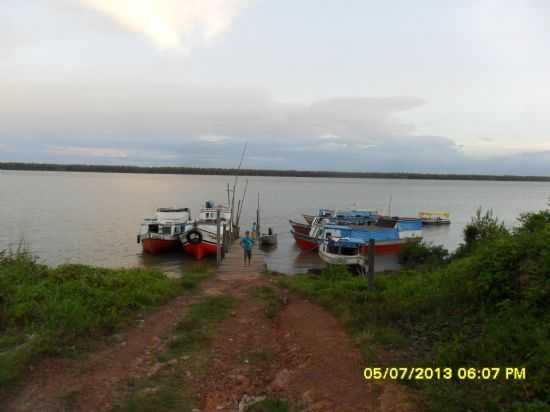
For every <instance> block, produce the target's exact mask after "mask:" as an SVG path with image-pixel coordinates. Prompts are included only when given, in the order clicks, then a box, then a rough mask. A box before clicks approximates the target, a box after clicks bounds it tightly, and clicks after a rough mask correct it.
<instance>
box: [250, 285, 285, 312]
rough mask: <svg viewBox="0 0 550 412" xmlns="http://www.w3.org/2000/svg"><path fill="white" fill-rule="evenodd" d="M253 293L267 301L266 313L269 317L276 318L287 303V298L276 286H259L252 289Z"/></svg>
mask: <svg viewBox="0 0 550 412" xmlns="http://www.w3.org/2000/svg"><path fill="white" fill-rule="evenodd" d="M251 294H252V296H254V297H257V298H260V299H262V300H263V301H264V302H265V307H264V313H265V316H266V317H267V318H268V319H274V318H275V317H276V316H277V314H278V313H279V311H280V310H281V309H282V307H283V306H284V305H285V299H284V298H283V297H282V296H281V294H280V291H279V290H277V289H276V288H272V287H269V286H258V287H256V288H254V289H253V290H252V291H251Z"/></svg>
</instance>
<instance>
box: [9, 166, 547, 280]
mask: <svg viewBox="0 0 550 412" xmlns="http://www.w3.org/2000/svg"><path fill="white" fill-rule="evenodd" d="M232 181H233V178H232V177H230V176H183V175H149V174H147V175H140V174H108V173H58V172H48V173H46V172H11V171H8V172H6V171H0V250H2V249H4V248H7V247H11V248H17V245H18V243H19V242H20V241H21V240H24V241H25V243H26V244H27V245H28V246H29V248H30V249H31V252H32V253H33V254H35V255H37V256H38V257H39V258H40V259H41V260H42V261H44V262H46V263H49V264H54V265H57V264H61V263H67V262H71V263H87V264H94V265H100V266H108V267H117V266H143V267H157V268H160V269H162V270H165V271H167V272H169V273H170V274H173V275H179V274H181V272H182V270H183V271H185V268H186V267H188V266H189V265H192V264H193V263H194V261H193V260H192V259H190V258H189V257H187V256H186V255H184V254H183V253H181V254H180V253H177V252H176V253H172V254H168V255H162V256H149V255H143V254H142V253H141V246H140V245H138V244H136V233H137V231H138V228H139V225H140V223H141V221H142V219H143V218H145V217H151V216H152V215H153V214H154V211H155V209H156V208H158V207H167V206H180V207H189V208H191V211H192V213H193V216H196V215H197V213H198V211H199V209H200V207H201V205H202V203H203V202H204V201H205V200H210V199H211V200H214V201H224V199H226V198H227V194H226V185H227V183H232ZM259 191H261V193H262V227H263V228H264V229H265V228H267V227H272V228H273V230H274V231H275V232H276V233H278V234H279V236H278V240H279V244H278V246H277V248H275V249H273V250H270V251H268V253H267V263H268V266H269V268H270V269H271V270H274V271H278V272H285V273H294V272H301V271H306V270H307V269H310V268H319V267H320V266H322V262H321V261H320V259H319V258H318V257H317V255H316V254H315V253H300V251H299V249H298V248H296V246H295V244H294V240H293V239H292V236H291V235H290V233H289V230H290V226H289V224H288V219H293V220H297V221H302V220H303V219H302V216H301V214H302V213H310V214H311V213H315V212H316V211H317V209H318V208H320V207H327V208H338V207H353V206H358V207H363V208H368V209H374V210H378V211H382V212H384V211H386V210H387V208H388V202H389V199H390V197H391V198H392V199H393V201H392V214H394V215H402V216H407V215H408V216H411V215H416V214H417V213H418V212H420V211H449V212H450V213H451V220H452V224H451V225H450V226H432V227H427V228H426V229H425V239H426V240H428V241H431V242H433V243H435V244H443V245H444V246H445V247H447V248H449V249H454V248H456V246H457V245H458V244H459V242H460V241H461V238H462V229H463V227H464V225H465V224H466V223H467V222H469V220H470V218H471V216H473V215H474V214H475V211H476V209H477V208H478V207H480V206H482V207H483V208H484V209H493V210H494V212H495V215H496V216H498V217H499V218H500V219H502V220H504V222H505V223H506V224H508V225H513V224H514V222H515V219H516V218H517V216H519V214H520V213H522V212H525V211H530V210H539V209H542V208H545V207H546V201H547V198H548V196H549V194H550V183H538V182H537V183H535V182H529V183H518V182H461V181H429V180H422V181H414V180H388V179H326V178H319V179H312V178H276V177H250V178H249V186H248V197H247V199H246V203H245V205H244V209H243V217H242V220H241V229H242V230H246V229H250V226H251V224H252V221H253V220H254V218H255V215H256V197H257V193H258V192H259ZM237 247H238V246H237ZM207 262H210V263H213V260H209V261H207ZM396 265H397V260H396V257H395V256H391V255H385V256H378V257H377V260H376V267H377V270H378V271H384V270H394V269H395V268H396V267H397V266H396Z"/></svg>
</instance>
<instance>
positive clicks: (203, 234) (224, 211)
mask: <svg viewBox="0 0 550 412" xmlns="http://www.w3.org/2000/svg"><path fill="white" fill-rule="evenodd" d="M218 211H219V213H220V232H219V236H220V244H221V246H222V247H223V246H224V245H223V242H224V236H223V234H224V233H225V231H226V228H227V230H229V226H230V224H231V211H230V210H229V209H228V208H227V207H226V206H223V205H217V206H215V205H214V203H213V202H211V201H208V202H206V205H205V207H204V208H202V209H201V211H200V214H199V218H198V219H197V220H196V221H194V222H193V223H192V224H190V225H188V226H187V231H186V232H185V233H183V234H181V235H180V241H181V244H182V245H183V250H184V251H185V252H186V253H188V254H190V255H192V256H194V257H195V258H196V259H198V260H200V259H203V258H205V257H206V256H209V255H215V254H216V253H217V243H216V242H217V234H216V228H217V215H218Z"/></svg>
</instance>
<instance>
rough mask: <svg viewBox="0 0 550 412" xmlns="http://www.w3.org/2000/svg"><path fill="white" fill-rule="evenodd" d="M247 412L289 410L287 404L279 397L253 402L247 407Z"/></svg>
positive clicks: (282, 411)
mask: <svg viewBox="0 0 550 412" xmlns="http://www.w3.org/2000/svg"><path fill="white" fill-rule="evenodd" d="M248 411H249V412H291V411H292V409H291V408H290V406H289V404H288V402H287V401H285V400H281V399H266V400H263V401H261V402H258V403H255V404H254V405H252V406H251V407H250V408H249V409H248Z"/></svg>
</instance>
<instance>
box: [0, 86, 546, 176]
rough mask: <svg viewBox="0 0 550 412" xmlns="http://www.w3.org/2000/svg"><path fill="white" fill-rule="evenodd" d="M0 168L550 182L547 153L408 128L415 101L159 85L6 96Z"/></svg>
mask: <svg viewBox="0 0 550 412" xmlns="http://www.w3.org/2000/svg"><path fill="white" fill-rule="evenodd" d="M5 92H6V96H10V98H9V99H4V100H0V124H2V128H1V129H0V145H1V144H4V145H9V147H10V151H9V152H6V151H5V152H3V153H2V158H1V159H0V160H18V161H56V162H89V163H124V164H137V165H188V166H202V167H234V166H235V165H236V163H237V161H238V159H239V157H240V152H241V150H242V147H243V144H244V142H248V143H249V150H248V154H249V155H248V156H247V159H246V164H245V166H246V167H253V168H281V169H316V170H350V171H401V172H442V173H514V174H550V169H549V165H550V162H549V161H548V158H549V156H550V155H549V154H548V153H531V154H523V155H519V154H518V155H514V156H507V157H496V156H492V157H486V158H479V157H472V156H468V155H467V154H465V152H464V149H463V148H462V147H461V146H459V145H457V144H456V143H455V142H454V141H453V140H452V139H450V138H448V137H443V136H424V135H418V134H417V133H416V132H415V127H414V125H412V124H408V123H406V122H404V121H403V120H402V119H401V116H400V115H401V113H402V112H404V111H406V110H413V109H415V108H417V107H421V106H422V104H423V101H422V100H421V99H418V98H414V97H388V98H370V97H338V98H331V99H324V100H319V101H314V102H311V103H303V104H296V103H295V104H287V103H282V102H280V101H277V100H276V99H274V98H273V97H272V96H271V95H270V94H269V93H268V92H266V91H265V90H256V89H229V88H209V87H197V86H192V85H181V84H172V83H170V84H163V83H156V84H153V83H148V84H142V85H140V87H135V85H134V84H133V83H128V84H123V83H105V82H102V83H64V84H63V85H62V86H61V85H60V84H53V83H52V84H29V83H8V84H6V90H5Z"/></svg>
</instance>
